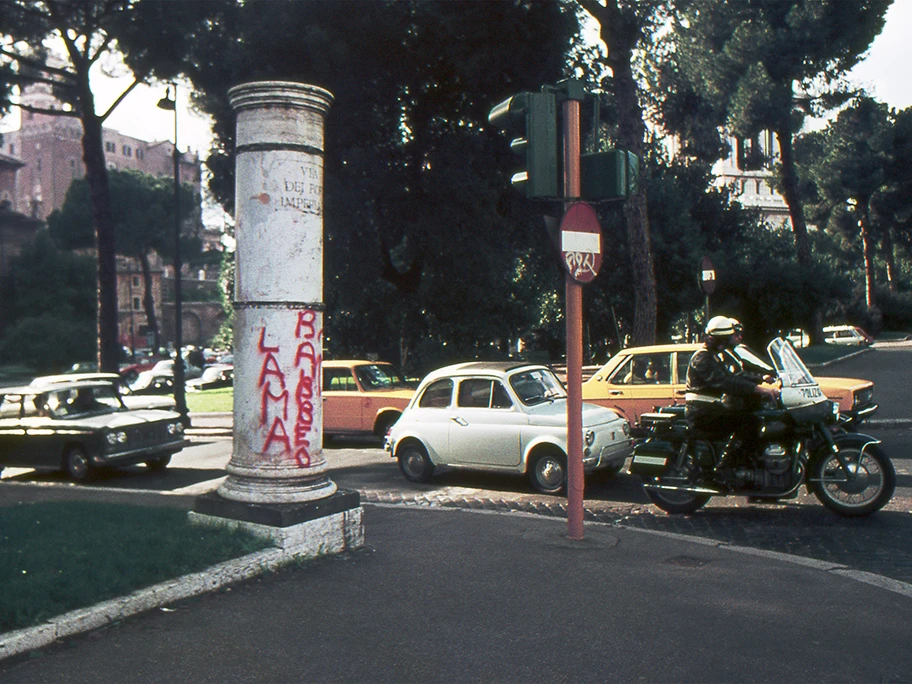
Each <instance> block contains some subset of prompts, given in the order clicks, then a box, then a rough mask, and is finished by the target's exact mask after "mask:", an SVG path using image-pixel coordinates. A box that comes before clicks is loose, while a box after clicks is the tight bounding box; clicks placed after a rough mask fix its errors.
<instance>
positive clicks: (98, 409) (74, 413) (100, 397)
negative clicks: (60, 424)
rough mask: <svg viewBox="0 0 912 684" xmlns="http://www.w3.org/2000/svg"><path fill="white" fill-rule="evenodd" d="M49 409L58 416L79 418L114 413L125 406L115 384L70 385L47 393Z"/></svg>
mask: <svg viewBox="0 0 912 684" xmlns="http://www.w3.org/2000/svg"><path fill="white" fill-rule="evenodd" d="M45 405H46V407H47V409H48V410H49V411H50V412H51V414H52V415H53V416H54V417H57V418H79V417H84V416H90V415H93V416H94V415H99V414H103V413H113V412H114V411H121V410H123V408H124V405H123V402H121V400H120V394H119V393H118V391H117V388H116V387H115V386H114V385H93V386H91V387H68V388H64V389H60V390H54V391H51V392H48V393H47V399H46V402H45Z"/></svg>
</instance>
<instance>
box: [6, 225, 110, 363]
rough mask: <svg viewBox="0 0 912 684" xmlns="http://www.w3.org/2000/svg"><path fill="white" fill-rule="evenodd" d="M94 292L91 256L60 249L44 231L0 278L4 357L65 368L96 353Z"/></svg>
mask: <svg viewBox="0 0 912 684" xmlns="http://www.w3.org/2000/svg"><path fill="white" fill-rule="evenodd" d="M94 295H95V268H94V263H93V260H92V258H91V257H86V256H80V255H77V254H74V253H72V252H66V251H61V250H60V249H58V248H57V247H56V245H55V244H54V242H53V240H52V239H51V237H50V235H48V233H47V232H41V233H39V234H38V235H37V237H36V239H35V241H34V242H33V243H32V244H30V245H28V246H26V247H25V248H24V249H23V251H22V253H21V254H20V255H19V256H18V257H17V258H16V259H14V260H13V261H12V262H11V263H10V267H9V271H8V273H7V274H6V275H5V276H4V278H3V280H2V282H0V298H2V301H3V311H4V318H5V320H4V321H3V328H2V331H0V360H2V361H3V362H5V363H8V362H18V363H24V364H27V365H30V366H32V367H33V368H41V369H61V368H65V367H67V366H69V365H71V364H73V363H75V362H76V361H85V360H88V359H92V358H94V356H95V353H94V348H95V333H94V325H95V323H94V321H95V296H94Z"/></svg>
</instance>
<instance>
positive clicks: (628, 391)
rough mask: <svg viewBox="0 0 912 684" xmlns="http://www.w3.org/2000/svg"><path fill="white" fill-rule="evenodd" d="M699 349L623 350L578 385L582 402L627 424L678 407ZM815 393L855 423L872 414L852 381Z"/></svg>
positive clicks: (858, 383) (867, 398)
mask: <svg viewBox="0 0 912 684" xmlns="http://www.w3.org/2000/svg"><path fill="white" fill-rule="evenodd" d="M699 348H700V345H699V344H660V345H653V346H649V347H630V348H629V349H624V350H622V351H620V352H618V353H617V354H615V355H614V356H612V357H611V358H610V359H609V360H608V362H607V363H606V364H605V365H604V366H602V367H601V368H599V369H598V370H597V371H596V372H595V374H594V375H592V377H590V378H589V379H588V380H587V381H586V382H584V383H583V401H586V402H589V403H592V404H599V405H601V406H606V407H608V408H610V409H614V410H615V411H617V412H618V413H621V414H622V415H623V416H624V417H625V418H627V420H629V421H630V424H631V425H633V424H635V423H636V422H637V421H638V420H639V417H640V415H641V414H643V413H651V412H653V411H655V409H656V408H657V407H659V406H670V405H672V404H683V403H684V388H685V383H686V382H687V364H688V363H689V362H690V357H691V356H693V353H694V352H695V351H696V350H697V349H699ZM814 377H815V378H816V379H817V382H818V384H819V385H820V389H821V390H823V393H824V394H826V396H827V398H828V399H830V400H831V401H835V402H836V403H837V404H839V411H840V413H843V414H846V415H847V416H851V417H853V419H857V420H861V419H863V418H865V417H868V416H870V415H871V414H873V413H874V412H875V411H876V410H877V404H875V403H874V383H873V382H871V381H870V380H859V379H856V378H834V377H819V376H816V375H815V376H814Z"/></svg>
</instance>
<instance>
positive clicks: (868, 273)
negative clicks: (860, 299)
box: [858, 218, 875, 309]
mask: <svg viewBox="0 0 912 684" xmlns="http://www.w3.org/2000/svg"><path fill="white" fill-rule="evenodd" d="M858 224H859V229H860V231H861V253H862V255H863V256H864V281H865V305H866V306H867V307H868V309H873V308H874V305H875V301H874V244H873V242H872V240H871V231H870V229H869V228H868V221H867V218H864V219H862V220H861V221H859V222H858Z"/></svg>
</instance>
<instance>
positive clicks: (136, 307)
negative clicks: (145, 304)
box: [133, 297, 142, 311]
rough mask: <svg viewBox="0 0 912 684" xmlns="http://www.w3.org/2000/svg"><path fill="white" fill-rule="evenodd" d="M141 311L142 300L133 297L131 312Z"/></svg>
mask: <svg viewBox="0 0 912 684" xmlns="http://www.w3.org/2000/svg"><path fill="white" fill-rule="evenodd" d="M140 309H142V300H141V299H140V298H139V297H133V311H139V310H140Z"/></svg>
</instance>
